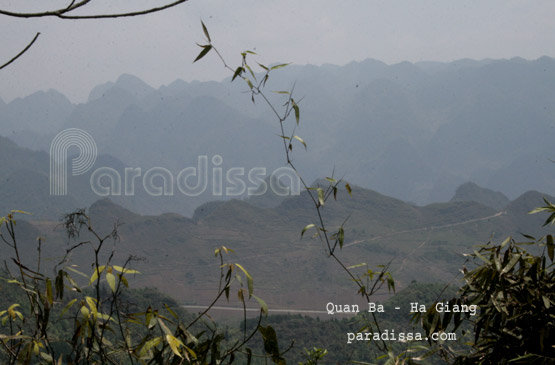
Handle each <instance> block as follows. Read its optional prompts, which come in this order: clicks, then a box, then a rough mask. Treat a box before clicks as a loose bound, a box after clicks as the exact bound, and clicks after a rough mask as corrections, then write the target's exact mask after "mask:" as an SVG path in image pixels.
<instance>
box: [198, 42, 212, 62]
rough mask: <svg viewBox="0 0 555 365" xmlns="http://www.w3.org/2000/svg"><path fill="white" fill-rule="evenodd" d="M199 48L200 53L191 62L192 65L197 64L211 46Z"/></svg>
mask: <svg viewBox="0 0 555 365" xmlns="http://www.w3.org/2000/svg"><path fill="white" fill-rule="evenodd" d="M199 47H202V51H200V53H199V54H198V56H197V58H195V60H194V61H193V63H195V62H197V61H198V60H200V59H201V58H202V57H204V56H206V54H207V53H208V52H210V50H211V49H212V46H211V45H209V44H207V45H205V46H201V45H199Z"/></svg>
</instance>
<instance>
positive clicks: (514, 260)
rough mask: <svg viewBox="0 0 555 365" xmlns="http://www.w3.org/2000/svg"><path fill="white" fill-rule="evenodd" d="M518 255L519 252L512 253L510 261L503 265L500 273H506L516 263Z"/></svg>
mask: <svg viewBox="0 0 555 365" xmlns="http://www.w3.org/2000/svg"><path fill="white" fill-rule="evenodd" d="M520 257H521V255H520V254H514V256H513V257H512V258H511V261H509V263H508V264H507V265H505V267H504V268H503V270H501V275H504V274H506V273H508V272H509V271H510V270H511V269H512V268H513V267H514V266H515V265H516V263H517V262H518V260H519V259H520Z"/></svg>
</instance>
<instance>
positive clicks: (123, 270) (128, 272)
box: [112, 265, 140, 274]
mask: <svg viewBox="0 0 555 365" xmlns="http://www.w3.org/2000/svg"><path fill="white" fill-rule="evenodd" d="M112 267H113V268H114V270H116V271H119V272H121V273H124V274H140V272H139V271H137V270H131V269H126V268H123V267H121V266H116V265H114V266H112Z"/></svg>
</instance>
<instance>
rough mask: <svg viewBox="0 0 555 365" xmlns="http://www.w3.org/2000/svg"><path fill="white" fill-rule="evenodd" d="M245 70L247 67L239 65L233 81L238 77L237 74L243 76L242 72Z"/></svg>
mask: <svg viewBox="0 0 555 365" xmlns="http://www.w3.org/2000/svg"><path fill="white" fill-rule="evenodd" d="M243 72H245V69H244V68H243V67H241V66H239V67H237V69H236V70H235V72H234V73H233V77H232V78H231V82H233V80H235V79H236V78H237V76H241V74H242V73H243Z"/></svg>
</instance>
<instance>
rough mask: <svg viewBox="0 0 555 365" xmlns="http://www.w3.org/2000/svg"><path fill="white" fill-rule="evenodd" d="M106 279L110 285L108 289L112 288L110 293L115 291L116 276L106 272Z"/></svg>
mask: <svg viewBox="0 0 555 365" xmlns="http://www.w3.org/2000/svg"><path fill="white" fill-rule="evenodd" d="M106 281H107V282H108V285H109V286H110V289H112V293H115V292H116V277H115V276H114V274H112V273H111V272H108V273H106Z"/></svg>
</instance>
